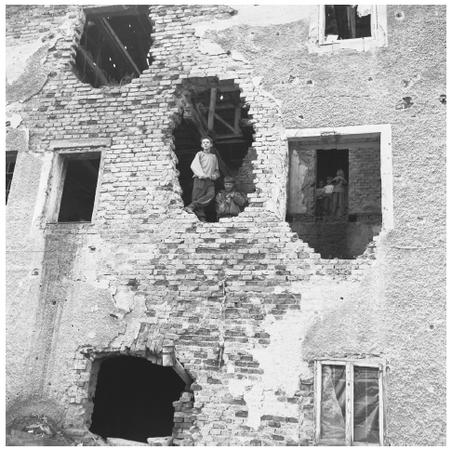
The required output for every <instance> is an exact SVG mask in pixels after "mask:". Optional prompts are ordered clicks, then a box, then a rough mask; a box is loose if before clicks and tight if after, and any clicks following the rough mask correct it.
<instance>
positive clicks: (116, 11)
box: [83, 5, 138, 17]
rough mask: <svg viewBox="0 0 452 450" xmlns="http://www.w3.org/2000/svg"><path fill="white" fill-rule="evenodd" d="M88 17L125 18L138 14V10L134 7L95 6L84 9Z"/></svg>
mask: <svg viewBox="0 0 452 450" xmlns="http://www.w3.org/2000/svg"><path fill="white" fill-rule="evenodd" d="M83 10H84V11H85V14H86V15H87V16H88V15H89V16H94V17H102V16H104V17H105V16H124V15H129V14H138V8H137V7H136V6H134V5H125V6H123V5H112V6H94V7H87V8H83Z"/></svg>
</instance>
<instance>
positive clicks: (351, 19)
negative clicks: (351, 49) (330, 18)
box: [347, 6, 356, 39]
mask: <svg viewBox="0 0 452 450" xmlns="http://www.w3.org/2000/svg"><path fill="white" fill-rule="evenodd" d="M347 21H348V26H349V30H350V35H351V36H350V37H351V38H352V39H353V38H356V13H355V7H354V6H347Z"/></svg>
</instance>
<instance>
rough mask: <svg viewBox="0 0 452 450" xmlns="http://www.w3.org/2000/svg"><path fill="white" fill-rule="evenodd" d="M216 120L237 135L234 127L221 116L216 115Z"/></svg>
mask: <svg viewBox="0 0 452 450" xmlns="http://www.w3.org/2000/svg"><path fill="white" fill-rule="evenodd" d="M214 116H215V118H216V119H217V120H218V121H219V122H221V123H222V124H223V125H224V126H225V127H227V128H229V129H230V130H231V131H232V132H233V133H234V134H236V131H235V129H234V127H233V126H231V125H230V124H229V123H227V122H226V120H224V119H223V118H222V117H221V116H219V115H218V114H217V113H215V114H214Z"/></svg>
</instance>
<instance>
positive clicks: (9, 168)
mask: <svg viewBox="0 0 452 450" xmlns="http://www.w3.org/2000/svg"><path fill="white" fill-rule="evenodd" d="M16 158H17V152H6V163H5V169H6V174H5V179H6V203H8V195H9V190H10V189H11V182H12V181H13V174H14V168H15V167H16Z"/></svg>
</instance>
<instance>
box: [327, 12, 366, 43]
mask: <svg viewBox="0 0 452 450" xmlns="http://www.w3.org/2000/svg"><path fill="white" fill-rule="evenodd" d="M370 20H371V14H370V6H369V5H367V6H366V5H360V6H358V5H325V37H326V40H327V42H330V41H331V40H334V39H338V40H341V39H355V38H362V37H368V36H371V35H372V32H371V28H370Z"/></svg>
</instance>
